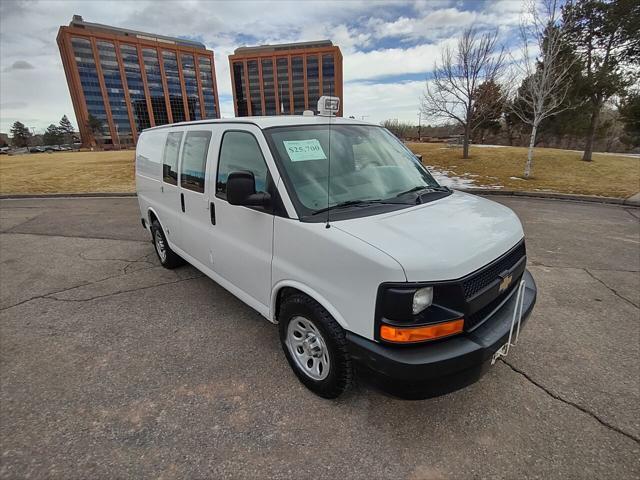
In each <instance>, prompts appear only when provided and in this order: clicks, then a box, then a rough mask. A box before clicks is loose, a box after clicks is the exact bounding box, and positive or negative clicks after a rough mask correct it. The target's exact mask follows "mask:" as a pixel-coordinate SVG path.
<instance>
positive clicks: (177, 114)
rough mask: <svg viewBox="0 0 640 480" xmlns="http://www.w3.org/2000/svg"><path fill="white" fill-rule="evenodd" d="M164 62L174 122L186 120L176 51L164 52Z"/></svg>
mask: <svg viewBox="0 0 640 480" xmlns="http://www.w3.org/2000/svg"><path fill="white" fill-rule="evenodd" d="M162 63H163V66H164V75H165V77H166V78H167V90H169V105H170V106H171V115H172V116H173V122H174V123H177V122H184V121H185V120H186V119H187V117H186V115H185V113H184V103H182V84H181V82H180V73H179V72H178V58H177V57H176V52H168V51H166V50H164V51H163V52H162Z"/></svg>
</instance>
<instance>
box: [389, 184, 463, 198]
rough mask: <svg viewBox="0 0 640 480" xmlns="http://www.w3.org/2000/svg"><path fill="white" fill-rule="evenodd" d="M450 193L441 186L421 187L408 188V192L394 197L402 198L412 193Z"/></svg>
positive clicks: (446, 188) (448, 189) (447, 188)
mask: <svg viewBox="0 0 640 480" xmlns="http://www.w3.org/2000/svg"><path fill="white" fill-rule="evenodd" d="M450 191H451V189H450V188H449V187H443V186H441V185H437V186H428V185H421V186H418V187H413V188H410V189H409V190H406V191H404V192H400V193H399V194H397V195H396V197H402V196H403V195H408V194H409V193H414V192H423V193H429V192H450Z"/></svg>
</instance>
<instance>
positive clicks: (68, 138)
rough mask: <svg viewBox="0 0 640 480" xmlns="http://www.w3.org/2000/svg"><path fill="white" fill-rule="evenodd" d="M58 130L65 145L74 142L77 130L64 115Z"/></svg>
mask: <svg viewBox="0 0 640 480" xmlns="http://www.w3.org/2000/svg"><path fill="white" fill-rule="evenodd" d="M58 130H60V133H61V134H62V140H63V142H64V143H71V142H72V141H73V134H74V133H75V129H74V128H73V125H72V124H71V122H70V121H69V119H68V118H67V116H66V115H63V116H62V118H61V119H60V123H59V124H58Z"/></svg>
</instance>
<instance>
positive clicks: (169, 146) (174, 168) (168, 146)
mask: <svg viewBox="0 0 640 480" xmlns="http://www.w3.org/2000/svg"><path fill="white" fill-rule="evenodd" d="M182 135H183V132H170V133H169V134H168V135H167V142H166V143H165V145H164V155H163V157H162V180H164V182H165V183H170V184H171V185H178V153H179V152H180V142H181V141H182Z"/></svg>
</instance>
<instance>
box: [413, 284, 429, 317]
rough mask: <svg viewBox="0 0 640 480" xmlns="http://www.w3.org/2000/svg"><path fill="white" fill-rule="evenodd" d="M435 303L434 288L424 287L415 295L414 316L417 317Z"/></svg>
mask: <svg viewBox="0 0 640 480" xmlns="http://www.w3.org/2000/svg"><path fill="white" fill-rule="evenodd" d="M431 302H433V287H424V288H421V289H419V290H416V293H414V294H413V314H414V315H417V314H419V313H420V312H421V311H423V310H424V309H425V308H427V307H428V306H430V305H431Z"/></svg>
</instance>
